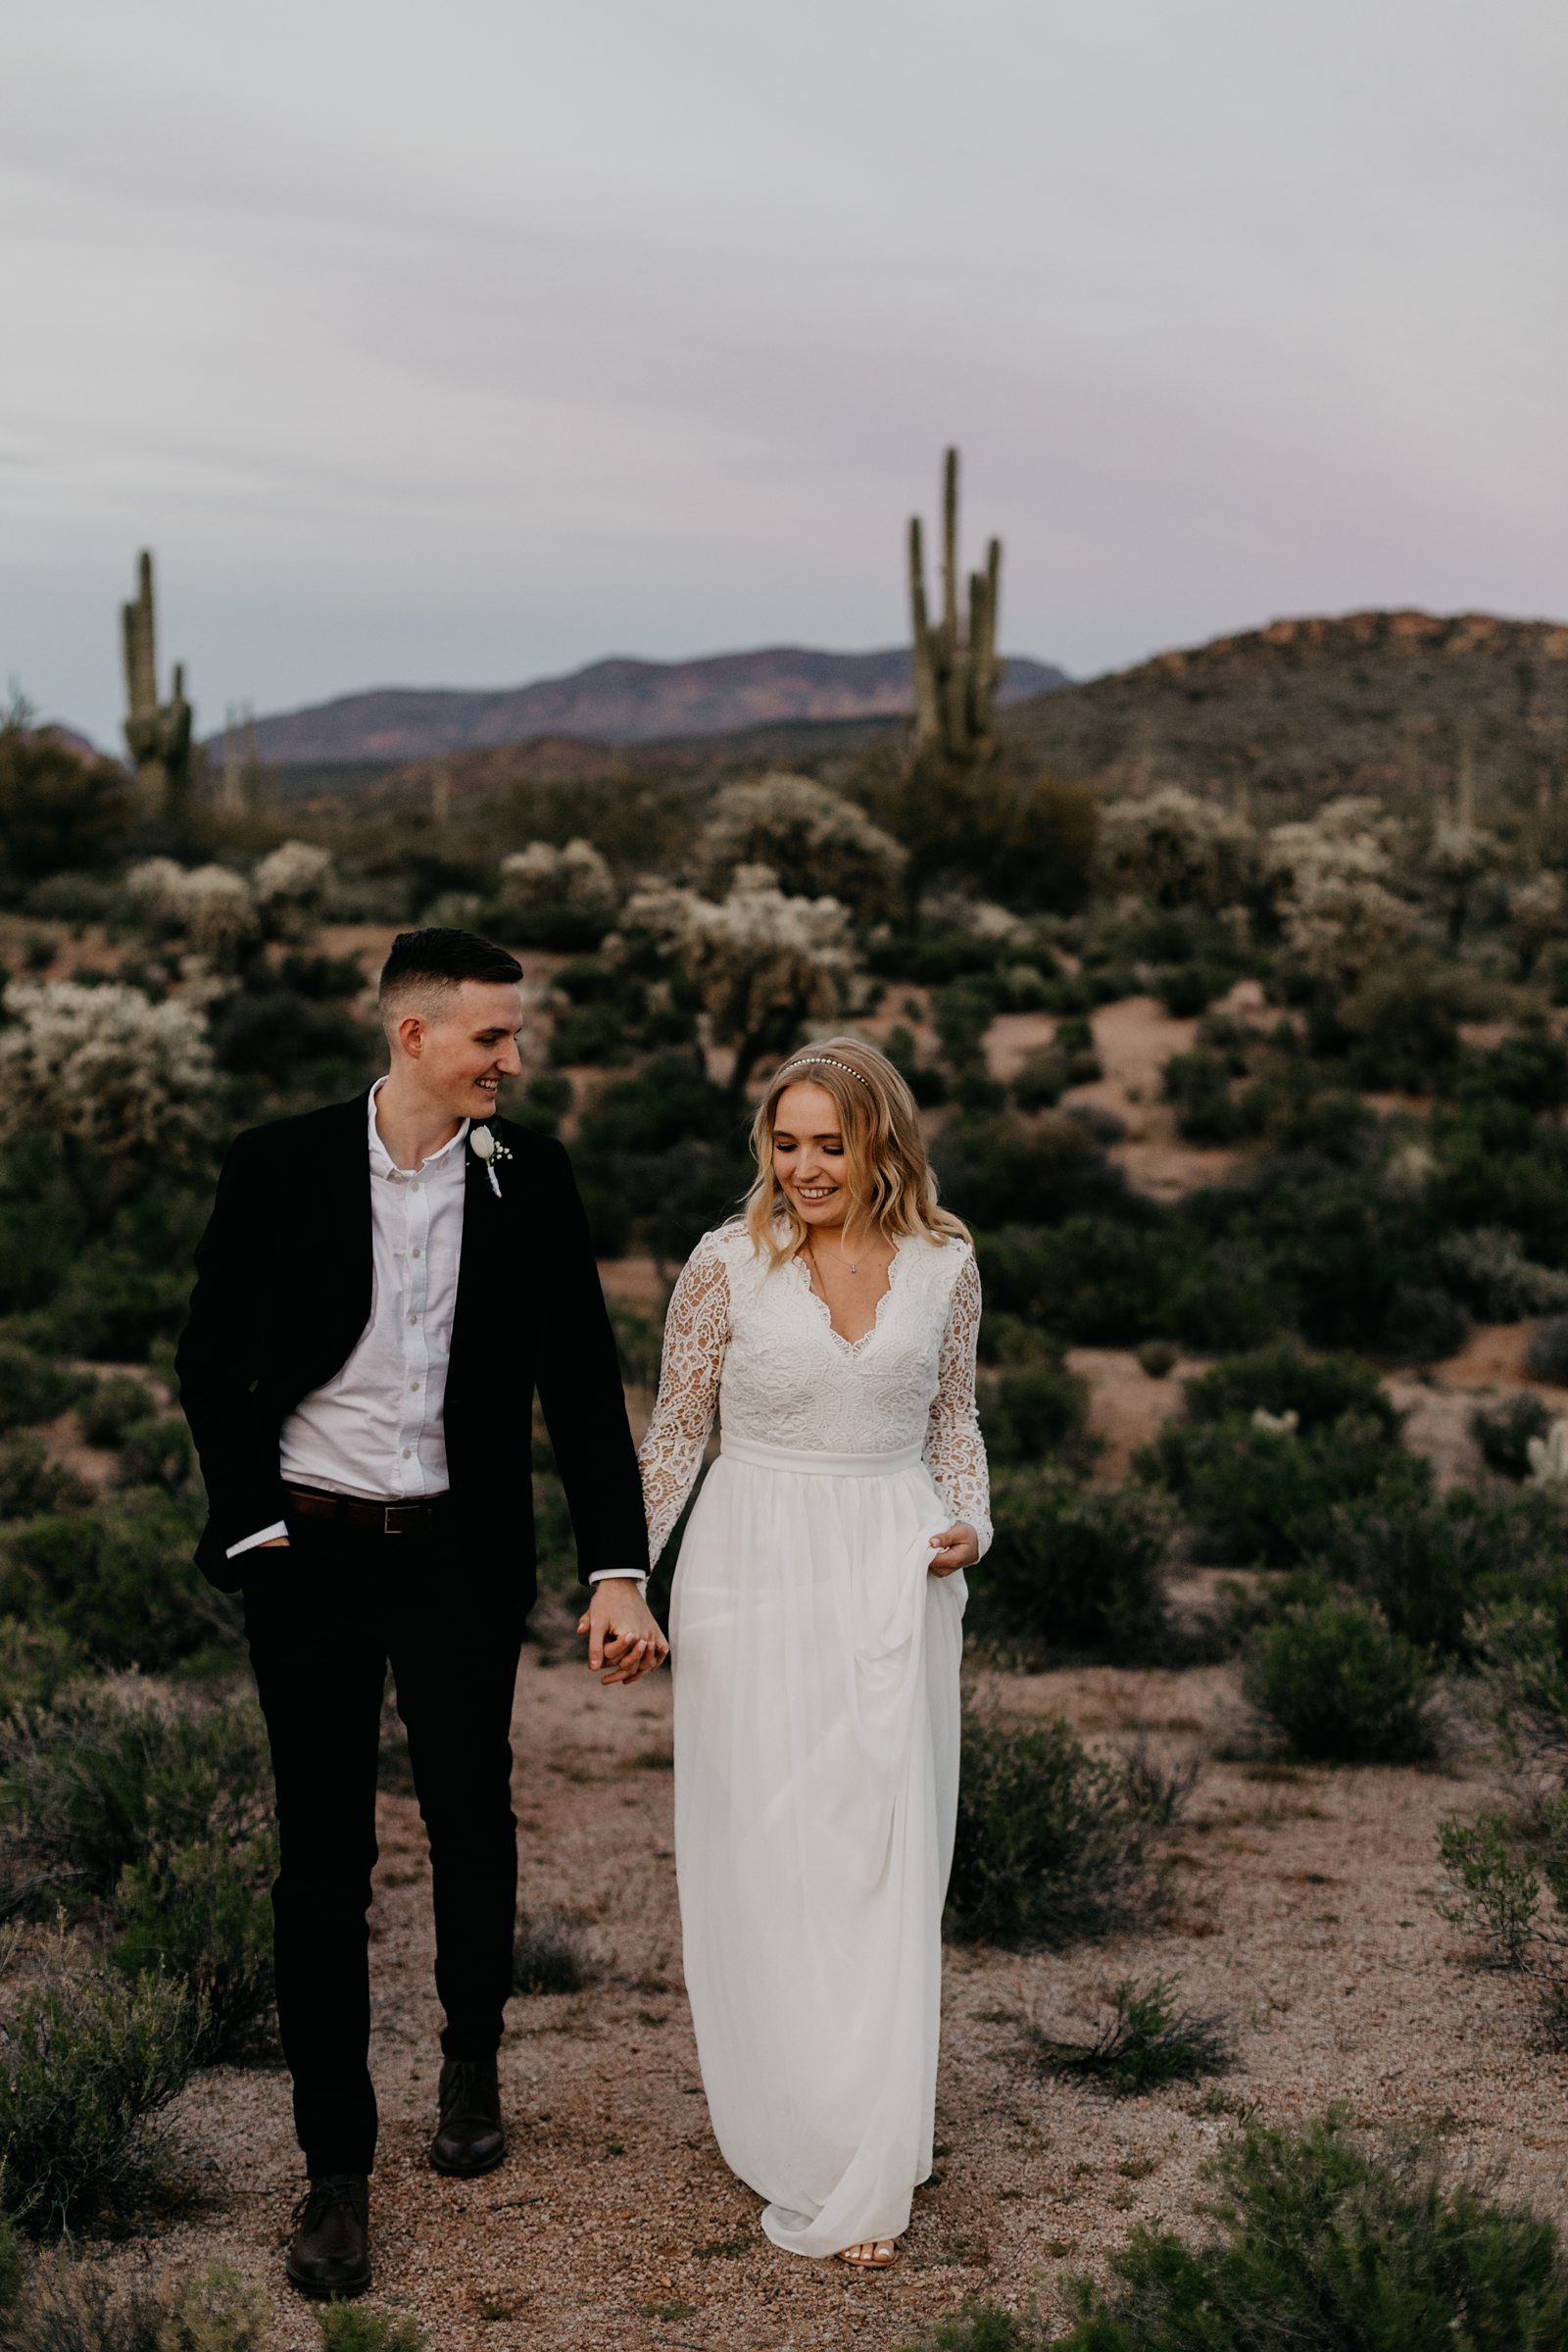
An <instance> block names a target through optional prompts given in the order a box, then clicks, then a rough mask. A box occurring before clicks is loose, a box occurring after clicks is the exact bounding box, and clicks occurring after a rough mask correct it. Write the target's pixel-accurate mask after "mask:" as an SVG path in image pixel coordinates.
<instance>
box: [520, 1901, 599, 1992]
mask: <svg viewBox="0 0 1568 2352" xmlns="http://www.w3.org/2000/svg"><path fill="white" fill-rule="evenodd" d="M597 1973H598V1972H597V1970H596V1969H595V1967H594V1964H593V1960H592V1958H591V1956H590V1954H589V1951H588V1947H587V1944H586V1943H585V1942H584V1940H583V1936H582V1931H581V1929H580V1927H579V1926H578V1924H577V1922H576V1921H575V1920H574V1919H573V1918H572V1917H571V1916H570V1914H569V1913H568V1912H565V1911H560V1910H542V1911H534V1912H530V1913H529V1914H527V1915H526V1916H525V1917H524V1918H523V1919H521V1920H519V1921H518V1923H517V1934H516V1938H515V1942H514V1944H513V1947H512V1989H513V1991H514V1992H521V1993H545V1992H581V1990H582V1988H583V1986H584V1985H590V1984H592V1982H593V1980H594V1978H595V1976H596V1975H597Z"/></svg>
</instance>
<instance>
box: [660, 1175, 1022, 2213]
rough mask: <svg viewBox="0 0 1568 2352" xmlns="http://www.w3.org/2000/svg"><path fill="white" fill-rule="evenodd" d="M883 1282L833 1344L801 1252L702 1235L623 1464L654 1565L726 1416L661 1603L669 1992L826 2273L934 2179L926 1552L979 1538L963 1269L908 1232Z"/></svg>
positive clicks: (981, 1480) (947, 1686) (944, 1876)
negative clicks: (633, 1468)
mask: <svg viewBox="0 0 1568 2352" xmlns="http://www.w3.org/2000/svg"><path fill="white" fill-rule="evenodd" d="M888 1281H889V1287H888V1290H887V1293H886V1295H885V1296H884V1298H883V1299H882V1300H881V1301H880V1304H879V1306H878V1309H877V1317H876V1322H875V1325H874V1326H873V1328H872V1329H871V1330H870V1331H869V1332H867V1333H866V1334H865V1336H864V1337H863V1338H862V1339H860V1340H858V1341H856V1342H854V1343H851V1342H849V1341H847V1340H844V1339H842V1338H841V1337H840V1336H839V1334H838V1333H837V1332H836V1331H835V1330H834V1329H833V1326H832V1323H831V1320H830V1318H829V1315H828V1310H827V1306H826V1303H825V1302H824V1300H823V1299H820V1298H819V1297H818V1296H817V1294H816V1292H815V1291H814V1290H813V1289H812V1288H811V1284H810V1280H809V1272H808V1269H807V1266H806V1265H805V1263H804V1262H803V1261H802V1260H800V1259H798V1258H797V1259H795V1260H794V1261H792V1262H791V1263H789V1264H788V1265H785V1266H783V1267H781V1268H778V1269H776V1270H774V1269H770V1268H769V1266H768V1264H767V1261H766V1259H765V1258H763V1257H760V1256H758V1255H757V1253H756V1252H755V1251H754V1250H753V1246H752V1242H751V1238H750V1236H749V1235H748V1233H747V1231H746V1228H745V1227H744V1225H742V1224H740V1223H739V1222H736V1223H731V1224H729V1225H725V1226H722V1227H720V1228H719V1230H718V1231H717V1232H715V1233H711V1234H708V1235H707V1236H705V1238H704V1239H703V1241H702V1242H701V1243H700V1244H699V1245H698V1247H697V1249H696V1250H694V1251H693V1253H692V1255H691V1257H690V1259H689V1260H688V1262H687V1264H686V1266H685V1268H684V1270H683V1272H682V1274H681V1277H680V1280H679V1281H678V1283H677V1284H676V1286H675V1290H674V1294H673V1296H672V1298H671V1299H670V1305H669V1315H668V1320H667V1322H666V1325H665V1331H664V1354H663V1368H662V1376H661V1380H660V1388H659V1401H658V1404H657V1407H656V1409H655V1411H654V1415H653V1418H652V1420H651V1421H650V1423H649V1426H648V1433H647V1436H646V1437H645V1439H644V1441H643V1445H642V1448H641V1456H640V1458H641V1462H642V1473H643V1493H644V1499H645V1502H646V1505H647V1510H648V1522H649V1546H650V1556H651V1558H653V1559H657V1558H658V1556H659V1553H660V1551H661V1550H662V1547H663V1544H664V1543H665V1541H666V1539H667V1538H668V1535H669V1531H670V1529H671V1528H672V1527H673V1525H674V1523H675V1521H676V1519H677V1518H678V1517H679V1515H680V1511H681V1509H682V1506H683V1505H684V1503H685V1500H686V1497H687V1495H689V1494H690V1492H691V1489H692V1484H693V1481H694V1480H695V1479H696V1477H697V1474H698V1471H699V1469H700V1467H701V1464H702V1458H703V1452H704V1447H705V1446H706V1443H707V1440H708V1437H709V1433H710V1431H711V1427H712V1422H713V1415H714V1412H715V1410H717V1412H718V1413H719V1416H720V1420H721V1425H722V1451H721V1452H720V1454H719V1457H718V1459H717V1461H716V1462H714V1464H713V1465H712V1467H711V1470H710V1472H709V1475H708V1478H707V1481H706V1483H705V1485H704V1488H703V1491H702V1494H701V1495H699V1497H698V1500H697V1505H696V1508H695V1509H694V1511H693V1513H692V1516H691V1520H690V1522H689V1524H688V1527H687V1531H686V1535H685V1539H684V1541H683V1543H682V1545H681V1552H680V1559H679V1564H678V1566H677V1568H676V1571H675V1581H674V1590H673V1593H672V1596H671V1601H670V1643H671V1661H672V1666H673V1671H674V1678H675V1693H674V1698H675V1857H676V1875H677V1880H678V1884H679V1888H680V1907H681V1926H682V1936H683V1941H684V1947H685V1963H686V1984H687V1989H688V1992H689V1994H690V1998H691V2006H692V2017H693V2020H694V2022H695V2025H696V2029H697V2047H698V2054H699V2058H700V2060H701V2064H702V2070H703V2083H704V2087H705V2089H706V2091H707V2094H708V2105H709V2112H710V2114H711V2117H712V2123H713V2131H714V2134H715V2136H716V2138H717V2140H718V2144H719V2147H720V2149H721V2151H722V2153H723V2156H724V2160H725V2162H726V2163H727V2164H728V2165H729V2166H730V2168H731V2170H732V2171H733V2172H735V2173H737V2174H738V2175H739V2176H740V2178H741V2179H742V2180H746V2181H748V2182H749V2183H750V2185H751V2186H752V2187H753V2188H754V2189H756V2190H757V2191H758V2193H759V2194H760V2196H762V2197H764V2198H765V2199H766V2200H767V2205H766V2211H765V2212H764V2213H763V2215H762V2227H763V2229H765V2230H766V2232H767V2234H768V2236H769V2237H770V2238H771V2239H772V2240H773V2242H774V2244H775V2245H779V2246H783V2247H785V2248H787V2249H788V2250H789V2251H791V2252H793V2253H797V2254H809V2255H819V2256H820V2255H831V2254H836V2253H838V2252H839V2251H840V2250H841V2249H842V2248H844V2247H846V2246H850V2245H854V2244H857V2243H858V2242H859V2241H861V2240H863V2239H870V2238H878V2237H896V2236H897V2235H898V2234H899V2233H900V2232H901V2231H902V2230H903V2229H905V2228H906V2227H907V2224H908V2219H909V2206H910V2200H911V2196H912V2193H913V2190H914V2188H915V2186H916V2185H917V2183H918V2182H920V2181H921V2180H924V2179H925V2178H926V2176H927V2175H928V2173H929V2172H930V2170H931V2138H932V2119H933V2110H934V2106H935V2099H936V2066H937V2038H938V2032H939V2004H940V1993H941V1969H942V1942H941V1927H942V1907H943V1903H944V1900H945V1898H946V1892H947V1882H948V1873H949V1870H950V1867H951V1865H952V1860H953V1833H954V1818H955V1812H956V1802H957V1783H958V1661H959V1654H960V1650H961V1647H962V1623H961V1621H962V1616H963V1607H964V1601H965V1598H966V1594H965V1590H964V1582H963V1577H962V1575H961V1573H960V1574H957V1575H954V1576H950V1577H945V1578H942V1577H935V1576H932V1575H931V1574H930V1572H929V1564H930V1559H931V1548H930V1544H929V1542H928V1539H929V1537H930V1536H931V1535H933V1534H934V1533H935V1532H936V1531H937V1530H938V1529H941V1528H945V1527H947V1526H950V1525H951V1524H952V1523H953V1522H954V1521H955V1520H957V1519H964V1520H967V1521H968V1522H969V1524H970V1525H971V1526H972V1527H974V1528H975V1529H976V1531H977V1533H978V1535H979V1538H980V1544H981V1548H982V1549H984V1547H985V1545H986V1544H988V1543H989V1541H990V1535H991V1525H990V1517H989V1509H988V1499H989V1498H988V1492H987V1483H986V1459H985V1449H984V1446H983V1445H982V1442H981V1437H980V1426H979V1420H978V1417H977V1414H976V1411H975V1393H974V1362H975V1336H976V1332H977V1330H978V1326H979V1320H980V1283H979V1276H978V1273H977V1271H976V1267H975V1261H974V1252H973V1250H971V1249H970V1247H969V1245H968V1244H967V1243H966V1242H964V1241H961V1240H957V1239H955V1240H952V1241H949V1242H947V1243H946V1244H937V1243H933V1242H928V1241H924V1240H921V1239H917V1238H910V1239H906V1240H905V1241H903V1242H902V1243H901V1244H900V1245H899V1248H898V1251H897V1254H896V1256H895V1257H894V1260H893V1263H892V1265H891V1267H890V1269H889V1277H888Z"/></svg>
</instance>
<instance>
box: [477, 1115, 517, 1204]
mask: <svg viewBox="0 0 1568 2352" xmlns="http://www.w3.org/2000/svg"><path fill="white" fill-rule="evenodd" d="M468 1150H469V1151H470V1152H472V1153H473V1155H474V1157H475V1159H482V1160H483V1161H484V1172H485V1174H486V1175H487V1176H488V1177H489V1179H490V1190H491V1191H492V1192H493V1193H494V1195H495V1197H496V1199H497V1200H498V1201H499V1200H500V1198H501V1179H500V1177H499V1176H498V1175H497V1174H496V1161H497V1160H498V1159H510V1158H511V1157H512V1153H511V1152H509V1151H508V1150H507V1147H506V1145H505V1144H504V1143H502V1141H501V1139H500V1137H499V1136H495V1135H492V1134H491V1132H490V1130H489V1128H488V1127H470V1128H469V1129H468Z"/></svg>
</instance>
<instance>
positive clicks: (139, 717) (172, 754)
mask: <svg viewBox="0 0 1568 2352" xmlns="http://www.w3.org/2000/svg"><path fill="white" fill-rule="evenodd" d="M121 620H122V624H123V633H124V651H125V748H126V750H127V751H128V752H129V754H130V756H131V759H132V760H134V762H135V766H136V783H137V787H138V791H139V795H140V799H141V803H142V807H143V809H144V811H145V812H146V813H147V814H148V815H150V816H166V815H169V814H171V813H172V812H173V811H176V810H178V809H181V808H183V806H184V805H185V802H186V801H187V799H188V798H189V793H190V726H191V709H190V705H189V703H187V702H186V700H185V669H184V664H183V663H182V662H175V663H174V674H173V679H172V685H171V689H170V696H169V700H168V702H167V703H161V702H160V701H159V699H158V651H157V642H156V626H157V621H156V613H155V611H154V606H153V560H152V557H151V556H150V555H149V554H148V552H147V550H146V549H145V548H143V550H142V552H141V556H140V558H139V560H138V563H137V567H136V595H135V599H134V601H133V602H132V603H130V604H128V605H123V606H122V608H121Z"/></svg>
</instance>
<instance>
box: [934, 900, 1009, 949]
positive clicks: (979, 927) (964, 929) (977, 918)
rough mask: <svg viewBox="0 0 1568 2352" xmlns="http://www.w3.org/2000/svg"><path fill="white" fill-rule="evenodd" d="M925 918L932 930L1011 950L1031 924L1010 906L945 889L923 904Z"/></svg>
mask: <svg viewBox="0 0 1568 2352" xmlns="http://www.w3.org/2000/svg"><path fill="white" fill-rule="evenodd" d="M924 912H925V919H926V921H927V923H928V924H929V925H930V926H931V928H932V929H933V930H936V931H956V932H960V933H961V934H962V935H963V936H964V937H965V938H967V939H983V940H987V941H994V942H996V943H997V944H999V945H1000V946H1002V947H1010V946H1011V945H1012V943H1013V942H1014V941H1015V940H1021V939H1023V938H1025V937H1026V936H1027V934H1028V930H1029V925H1028V924H1027V923H1026V922H1025V921H1024V919H1023V917H1022V915H1018V914H1014V913H1013V912H1012V910H1011V908H1010V907H999V906H997V905H996V903H995V901H994V900H991V899H971V898H967V897H965V895H964V894H963V892H962V891H957V890H943V891H938V892H936V893H935V895H934V896H930V897H928V898H927V899H926V900H925V903H924Z"/></svg>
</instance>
